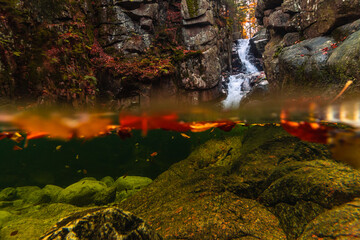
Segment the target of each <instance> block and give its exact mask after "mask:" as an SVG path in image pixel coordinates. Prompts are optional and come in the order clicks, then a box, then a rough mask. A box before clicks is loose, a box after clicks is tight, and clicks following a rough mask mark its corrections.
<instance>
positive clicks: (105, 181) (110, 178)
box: [100, 176, 115, 187]
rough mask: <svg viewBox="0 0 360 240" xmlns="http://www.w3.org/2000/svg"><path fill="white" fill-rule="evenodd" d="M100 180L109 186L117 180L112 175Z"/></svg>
mask: <svg viewBox="0 0 360 240" xmlns="http://www.w3.org/2000/svg"><path fill="white" fill-rule="evenodd" d="M100 181H102V182H104V183H105V184H106V186H108V187H111V186H112V185H113V184H114V182H115V180H114V179H113V178H112V177H110V176H106V177H103V178H102V179H101V180H100Z"/></svg>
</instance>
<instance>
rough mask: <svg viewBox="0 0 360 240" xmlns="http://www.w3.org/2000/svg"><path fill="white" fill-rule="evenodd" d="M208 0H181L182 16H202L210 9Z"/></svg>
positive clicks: (189, 17)
mask: <svg viewBox="0 0 360 240" xmlns="http://www.w3.org/2000/svg"><path fill="white" fill-rule="evenodd" d="M209 7H210V4H209V2H208V1H207V0H181V16H182V17H183V19H185V20H188V19H192V18H197V17H200V16H201V15H203V14H205V13H206V11H207V10H208V9H209Z"/></svg>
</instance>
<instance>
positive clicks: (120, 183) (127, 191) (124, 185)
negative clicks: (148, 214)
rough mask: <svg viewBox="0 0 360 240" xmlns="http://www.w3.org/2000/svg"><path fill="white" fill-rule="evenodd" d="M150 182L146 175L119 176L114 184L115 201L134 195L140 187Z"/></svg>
mask: <svg viewBox="0 0 360 240" xmlns="http://www.w3.org/2000/svg"><path fill="white" fill-rule="evenodd" d="M151 182H152V180H151V179H150V178H148V177H141V176H126V177H119V178H118V179H117V180H116V181H115V183H114V186H115V188H116V191H117V192H116V202H121V201H122V200H124V199H126V198H128V197H130V196H132V195H134V194H135V193H136V192H138V191H140V190H141V189H142V188H144V187H146V186H147V185H149V184H150V183H151Z"/></svg>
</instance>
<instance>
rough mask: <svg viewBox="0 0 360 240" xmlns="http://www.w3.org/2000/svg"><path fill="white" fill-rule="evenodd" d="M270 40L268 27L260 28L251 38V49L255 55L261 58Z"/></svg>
mask: <svg viewBox="0 0 360 240" xmlns="http://www.w3.org/2000/svg"><path fill="white" fill-rule="evenodd" d="M269 40H270V35H269V34H268V31H267V29H266V28H263V29H261V30H259V31H258V32H257V33H255V34H254V36H253V37H252V38H251V39H250V44H251V49H250V52H252V53H253V54H254V55H255V57H257V58H261V57H262V54H263V52H264V51H265V46H266V44H267V43H268V42H269Z"/></svg>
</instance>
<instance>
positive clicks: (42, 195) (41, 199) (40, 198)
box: [24, 189, 52, 205]
mask: <svg viewBox="0 0 360 240" xmlns="http://www.w3.org/2000/svg"><path fill="white" fill-rule="evenodd" d="M24 200H25V202H26V203H30V204H34V205H37V204H42V203H49V202H51V200H52V199H51V196H50V195H49V194H47V192H45V191H44V190H42V189H41V190H37V191H34V192H32V193H30V194H29V195H28V196H27V198H25V199H24Z"/></svg>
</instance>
